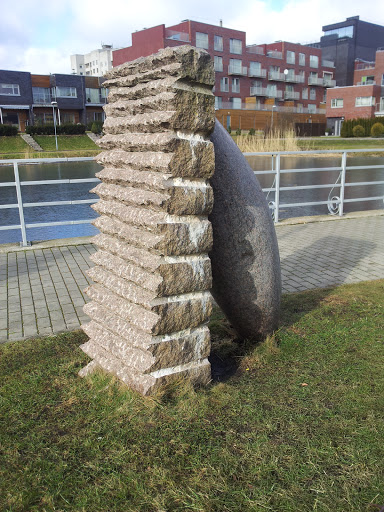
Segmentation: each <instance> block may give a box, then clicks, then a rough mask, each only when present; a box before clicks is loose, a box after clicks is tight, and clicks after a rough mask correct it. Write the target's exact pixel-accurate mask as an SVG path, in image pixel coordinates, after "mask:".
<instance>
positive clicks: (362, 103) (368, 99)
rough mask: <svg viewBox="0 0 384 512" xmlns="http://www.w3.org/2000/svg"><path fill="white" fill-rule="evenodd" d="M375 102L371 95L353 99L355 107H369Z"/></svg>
mask: <svg viewBox="0 0 384 512" xmlns="http://www.w3.org/2000/svg"><path fill="white" fill-rule="evenodd" d="M374 104H375V98H374V97H373V96H358V97H357V98H356V101H355V106H356V107H371V106H372V105H374Z"/></svg>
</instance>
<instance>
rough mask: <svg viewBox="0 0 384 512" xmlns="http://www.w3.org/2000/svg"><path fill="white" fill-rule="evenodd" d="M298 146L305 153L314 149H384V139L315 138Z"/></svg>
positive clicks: (299, 142)
mask: <svg viewBox="0 0 384 512" xmlns="http://www.w3.org/2000/svg"><path fill="white" fill-rule="evenodd" d="M298 144H299V146H300V148H301V149H302V150H304V151H305V150H314V149H321V150H322V149H365V148H368V149H371V148H374V149H377V148H381V149H384V138H377V139H371V138H368V137H367V138H365V139H354V138H348V139H339V138H337V137H321V138H320V137H313V138H308V139H300V140H299V141H298ZM383 156H384V153H383Z"/></svg>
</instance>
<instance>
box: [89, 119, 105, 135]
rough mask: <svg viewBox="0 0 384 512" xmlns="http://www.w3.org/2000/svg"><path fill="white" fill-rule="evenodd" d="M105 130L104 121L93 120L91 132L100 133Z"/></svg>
mask: <svg viewBox="0 0 384 512" xmlns="http://www.w3.org/2000/svg"><path fill="white" fill-rule="evenodd" d="M102 131H103V121H93V123H92V125H91V132H92V133H95V134H97V135H98V134H99V133H101V132H102Z"/></svg>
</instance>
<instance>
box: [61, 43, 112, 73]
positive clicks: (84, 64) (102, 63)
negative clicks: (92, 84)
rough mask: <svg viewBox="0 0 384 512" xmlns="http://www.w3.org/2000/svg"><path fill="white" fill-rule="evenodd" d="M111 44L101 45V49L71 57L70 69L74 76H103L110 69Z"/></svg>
mask: <svg viewBox="0 0 384 512" xmlns="http://www.w3.org/2000/svg"><path fill="white" fill-rule="evenodd" d="M112 48H113V46H112V45H111V44H103V45H102V47H101V49H99V50H93V51H91V52H89V53H86V54H85V55H81V54H76V55H71V69H72V73H73V74H75V75H84V76H103V75H104V74H105V73H106V72H107V71H109V70H110V69H112Z"/></svg>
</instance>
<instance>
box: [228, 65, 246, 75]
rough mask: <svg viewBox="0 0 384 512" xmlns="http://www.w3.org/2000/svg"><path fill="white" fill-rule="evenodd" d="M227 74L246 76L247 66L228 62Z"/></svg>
mask: <svg viewBox="0 0 384 512" xmlns="http://www.w3.org/2000/svg"><path fill="white" fill-rule="evenodd" d="M228 74H229V75H241V76H247V75H248V68H247V66H234V65H233V64H230V65H229V66H228Z"/></svg>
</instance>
